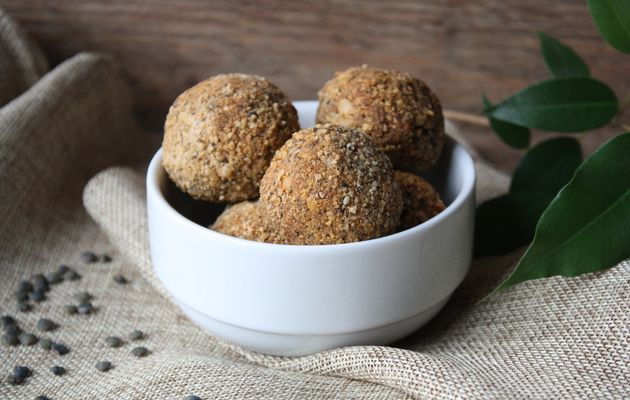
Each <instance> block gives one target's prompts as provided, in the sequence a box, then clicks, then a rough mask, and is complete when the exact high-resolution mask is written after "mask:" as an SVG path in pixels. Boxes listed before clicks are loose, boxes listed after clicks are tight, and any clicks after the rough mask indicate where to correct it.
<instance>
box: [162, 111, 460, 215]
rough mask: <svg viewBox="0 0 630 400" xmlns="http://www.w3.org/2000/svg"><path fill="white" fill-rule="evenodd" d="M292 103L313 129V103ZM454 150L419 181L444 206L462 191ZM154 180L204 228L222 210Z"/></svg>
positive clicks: (173, 203)
mask: <svg viewBox="0 0 630 400" xmlns="http://www.w3.org/2000/svg"><path fill="white" fill-rule="evenodd" d="M293 104H294V106H295V108H296V109H297V112H298V115H299V119H300V126H301V127H302V128H309V127H312V126H314V125H315V113H316V112H317V102H316V101H296V102H294V103H293ZM454 148H455V143H454V141H453V140H452V139H450V138H448V139H447V141H446V143H445V146H444V150H443V152H442V156H441V157H440V160H439V161H438V164H437V165H436V166H435V167H434V168H432V169H431V170H430V171H428V172H426V173H425V174H423V178H425V179H426V180H427V181H429V182H430V183H431V184H432V185H433V186H434V187H435V189H436V190H437V191H438V193H439V194H440V196H441V197H442V200H443V201H444V203H445V205H446V206H447V207H448V205H450V204H451V203H452V202H453V200H454V199H455V198H456V197H457V196H458V194H459V192H460V191H461V189H462V183H461V182H459V179H458V178H457V177H456V176H453V173H454V171H453V168H452V167H453V165H452V157H453V152H454ZM158 181H159V187H160V191H161V192H162V195H163V196H164V198H165V199H166V201H167V202H168V204H169V205H170V206H171V207H172V208H173V209H175V210H176V211H177V212H179V213H180V214H181V215H182V216H184V217H185V218H187V219H189V220H190V221H193V222H195V223H196V224H198V225H201V226H204V227H208V226H209V225H211V224H212V223H213V222H214V221H215V220H216V218H217V217H218V216H219V214H221V212H222V211H223V210H224V208H225V204H218V203H209V202H206V201H199V200H194V199H192V198H191V197H190V196H189V195H187V194H186V193H184V192H182V191H181V190H180V189H179V188H178V187H177V186H176V185H175V184H174V183H173V182H172V181H171V180H170V179H169V178H168V176H167V174H166V172H165V171H164V169H163V168H160V172H159V177H158Z"/></svg>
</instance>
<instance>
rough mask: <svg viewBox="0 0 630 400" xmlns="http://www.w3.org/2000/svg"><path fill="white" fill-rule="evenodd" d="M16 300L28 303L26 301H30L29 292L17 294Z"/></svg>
mask: <svg viewBox="0 0 630 400" xmlns="http://www.w3.org/2000/svg"><path fill="white" fill-rule="evenodd" d="M15 299H16V300H17V301H26V300H28V292H15Z"/></svg>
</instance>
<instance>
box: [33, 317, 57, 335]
mask: <svg viewBox="0 0 630 400" xmlns="http://www.w3.org/2000/svg"><path fill="white" fill-rule="evenodd" d="M57 328H59V324H57V323H56V322H55V321H52V320H50V319H48V318H40V319H39V321H37V329H39V330H40V331H44V332H49V331H54V330H55V329H57Z"/></svg>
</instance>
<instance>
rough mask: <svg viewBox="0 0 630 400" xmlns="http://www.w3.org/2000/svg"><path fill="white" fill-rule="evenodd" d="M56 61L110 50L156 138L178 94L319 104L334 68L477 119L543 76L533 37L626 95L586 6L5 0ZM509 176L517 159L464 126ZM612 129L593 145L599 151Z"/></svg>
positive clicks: (616, 57) (482, 0) (568, 0)
mask: <svg viewBox="0 0 630 400" xmlns="http://www.w3.org/2000/svg"><path fill="white" fill-rule="evenodd" d="M0 5H1V6H2V7H4V8H5V9H6V10H7V11H8V12H9V13H10V14H11V15H13V16H14V17H15V18H16V19H17V20H18V21H19V22H21V23H22V24H23V26H24V27H25V28H26V30H27V31H28V32H29V33H30V34H31V35H32V36H33V38H34V39H35V40H37V41H38V42H39V43H41V45H42V46H43V48H44V50H45V52H46V54H47V55H48V56H49V57H50V59H51V60H52V62H53V64H56V63H59V62H61V61H62V60H64V59H66V58H68V57H70V56H71V55H73V54H75V53H76V52H78V51H82V50H90V51H100V52H107V53H111V54H113V55H114V56H115V57H116V58H117V59H118V60H119V61H120V63H121V64H122V68H123V70H124V72H125V74H126V75H127V76H128V78H129V81H130V82H131V84H132V87H133V89H134V92H135V95H136V99H137V104H138V114H139V117H140V118H141V120H142V121H143V123H144V124H145V126H147V127H149V128H151V129H154V130H158V129H159V126H160V125H161V123H162V121H163V119H164V115H165V112H166V110H167V108H168V106H169V105H170V103H171V102H172V101H173V99H174V98H175V97H176V96H177V94H178V93H180V92H181V91H182V90H184V89H186V88H187V87H189V86H191V85H192V84H193V83H195V82H197V81H199V80H201V79H204V78H205V77H207V76H209V75H212V74H216V73H220V72H232V71H238V72H247V73H255V74H259V75H263V76H266V77H268V78H269V79H271V80H272V81H274V82H276V83H277V84H278V85H279V86H280V87H281V88H283V89H284V90H285V91H286V92H287V93H288V94H289V96H290V97H291V98H293V99H312V98H315V93H316V91H317V90H318V89H319V88H320V87H321V85H322V84H323V83H324V82H325V81H326V80H327V79H329V78H330V77H331V75H332V74H333V72H334V71H335V70H339V69H344V68H347V67H348V66H352V65H359V64H364V63H367V64H369V65H373V66H380V67H387V68H397V69H400V70H404V71H408V72H411V73H413V74H415V75H417V76H418V77H421V78H422V79H424V80H425V81H426V82H427V83H428V84H429V85H430V86H431V87H432V88H433V89H434V90H435V91H436V92H437V94H438V95H439V97H440V98H441V99H442V102H443V104H444V106H445V107H446V108H448V109H453V110H458V111H465V112H472V113H478V112H479V111H480V99H479V96H480V93H481V92H482V91H485V92H486V93H487V94H488V95H489V97H490V98H491V99H493V100H498V99H500V98H501V97H503V96H506V95H509V94H511V93H513V92H515V91H517V90H518V89H520V88H522V87H524V86H526V85H527V84H528V83H530V82H533V81H535V80H539V79H543V78H544V77H545V76H546V71H545V68H544V65H543V63H542V60H541V58H540V57H539V55H538V42H537V38H536V34H535V33H536V31H545V32H547V33H550V34H553V35H555V36H557V37H558V38H560V39H561V40H563V41H565V42H566V43H568V44H570V45H572V46H574V47H575V49H576V50H577V51H578V53H580V54H581V55H582V56H583V57H584V58H585V59H586V60H587V61H588V63H589V65H591V67H592V71H593V74H594V75H595V76H596V77H598V78H600V79H602V80H605V81H606V82H608V83H610V84H611V85H612V86H613V87H614V88H616V89H617V90H618V93H619V94H620V95H621V94H623V93H625V92H627V91H628V90H630V81H628V71H629V68H628V65H630V64H629V61H628V58H624V56H623V55H621V54H619V53H616V52H615V51H614V50H611V49H610V48H609V47H608V46H606V45H605V44H604V42H603V41H602V40H601V39H600V37H599V35H598V34H597V31H596V29H595V27H594V25H593V23H592V21H591V19H590V16H589V13H588V9H587V6H586V1H584V0H564V1H561V2H560V1H557V2H550V1H548V0H502V1H499V0H479V1H467V0H443V1H412V0H409V1H402V0H396V1H383V0H362V1H359V0H356V1H336V2H332V1H294V0H290V1H281V0H270V1H232V0H217V1H201V0H178V1H171V0H159V1H158V0H109V1H100V0H57V1H47V0H0ZM465 129H466V130H467V132H469V137H470V138H471V140H472V141H473V142H474V143H475V144H476V145H477V146H478V147H479V148H480V149H481V151H482V153H483V154H484V155H486V156H487V157H489V158H490V159H492V160H493V161H495V162H497V163H499V164H500V165H501V166H503V167H505V168H508V169H509V168H511V167H513V166H514V164H515V162H516V161H517V159H518V153H517V152H514V151H510V150H508V149H507V148H506V147H505V146H503V145H502V144H500V143H499V141H498V140H497V139H496V138H495V137H494V136H493V135H492V134H491V133H489V131H488V130H486V129H482V128H476V127H472V126H466V127H465ZM609 135H610V131H605V132H602V133H599V134H598V135H595V136H591V137H588V138H586V139H585V141H584V142H585V145H586V147H587V149H592V148H593V147H595V146H596V145H597V144H598V143H600V142H601V140H603V138H604V137H606V136H609Z"/></svg>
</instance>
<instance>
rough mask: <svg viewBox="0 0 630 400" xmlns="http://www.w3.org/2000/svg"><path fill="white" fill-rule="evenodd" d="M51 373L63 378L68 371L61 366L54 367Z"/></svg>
mask: <svg viewBox="0 0 630 400" xmlns="http://www.w3.org/2000/svg"><path fill="white" fill-rule="evenodd" d="M50 371H51V372H52V373H53V374H55V375H57V376H61V375H63V374H65V373H66V369H65V368H64V367H62V366H60V365H55V366H53V367H52V368H51V369H50Z"/></svg>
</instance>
